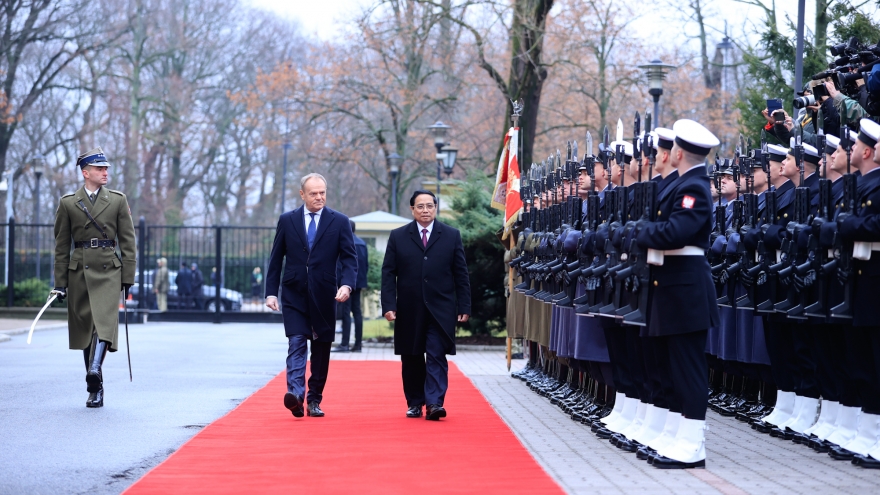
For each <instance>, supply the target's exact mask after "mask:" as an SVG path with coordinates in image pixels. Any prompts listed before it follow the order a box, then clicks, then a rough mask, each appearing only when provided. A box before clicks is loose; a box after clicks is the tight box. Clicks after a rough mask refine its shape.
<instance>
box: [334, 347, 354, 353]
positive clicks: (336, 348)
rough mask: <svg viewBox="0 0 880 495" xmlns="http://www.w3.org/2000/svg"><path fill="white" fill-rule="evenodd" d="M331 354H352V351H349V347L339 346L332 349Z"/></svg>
mask: <svg viewBox="0 0 880 495" xmlns="http://www.w3.org/2000/svg"><path fill="white" fill-rule="evenodd" d="M330 352H351V349H349V348H348V347H342V346H339V347H334V348H333V349H330Z"/></svg>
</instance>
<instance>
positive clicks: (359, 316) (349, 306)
mask: <svg viewBox="0 0 880 495" xmlns="http://www.w3.org/2000/svg"><path fill="white" fill-rule="evenodd" d="M352 315H354V346H355V347H356V348H358V347H360V346H361V339H362V338H363V335H364V315H363V312H362V311H361V289H355V290H353V291H351V297H349V298H348V300H347V301H345V302H344V303H342V342H341V344H342V345H348V341H349V340H350V338H351V317H352Z"/></svg>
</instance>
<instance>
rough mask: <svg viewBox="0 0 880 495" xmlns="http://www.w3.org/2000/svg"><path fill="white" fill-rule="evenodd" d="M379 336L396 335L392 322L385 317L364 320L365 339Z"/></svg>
mask: <svg viewBox="0 0 880 495" xmlns="http://www.w3.org/2000/svg"><path fill="white" fill-rule="evenodd" d="M374 337H376V338H378V337H394V330H392V329H391V323H390V322H389V321H388V320H386V319H385V318H378V319H375V320H364V339H365V340H366V339H371V338H374Z"/></svg>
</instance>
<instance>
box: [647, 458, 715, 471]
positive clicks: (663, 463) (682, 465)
mask: <svg viewBox="0 0 880 495" xmlns="http://www.w3.org/2000/svg"><path fill="white" fill-rule="evenodd" d="M651 465H652V466H654V467H655V468H657V469H694V468H705V467H706V459H703V460H701V461H697V462H681V461H676V460H674V459H670V458H668V457H663V456H658V457H655V458H654V463H653V464H651Z"/></svg>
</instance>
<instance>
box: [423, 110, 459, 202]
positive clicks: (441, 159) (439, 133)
mask: <svg viewBox="0 0 880 495" xmlns="http://www.w3.org/2000/svg"><path fill="white" fill-rule="evenodd" d="M428 129H430V130H431V135H433V136H434V147H435V148H437V155H436V159H437V203H438V204H437V214H438V215H439V214H440V204H439V203H440V181H441V180H442V178H441V177H440V172H441V170H443V169H444V168H445V167H444V163H445V162H446V155H445V154H444V153H443V148H444V147H445V146H447V143H446V135H447V134H448V133H449V129H452V126H448V125H446V124H444V123H443V122H441V121H439V120H438V121H437V122H435V123H434V125H429V126H428ZM454 160H455V158H453V164H454ZM449 173H452V168H451V167H450V168H449V172H448V173H447V175H448V174H449Z"/></svg>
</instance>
